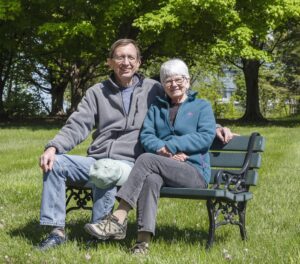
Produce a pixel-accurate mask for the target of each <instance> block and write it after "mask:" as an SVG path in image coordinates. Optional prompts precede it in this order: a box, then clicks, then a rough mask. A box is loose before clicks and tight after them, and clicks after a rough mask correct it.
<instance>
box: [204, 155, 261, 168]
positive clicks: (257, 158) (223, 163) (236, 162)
mask: <svg viewBox="0 0 300 264" xmlns="http://www.w3.org/2000/svg"><path fill="white" fill-rule="evenodd" d="M245 156H246V153H236V152H210V164H211V167H219V168H241V167H242V166H243V163H244V159H245ZM249 165H250V168H259V167H260V166H261V155H260V153H253V154H252V158H251V161H250V164H249Z"/></svg>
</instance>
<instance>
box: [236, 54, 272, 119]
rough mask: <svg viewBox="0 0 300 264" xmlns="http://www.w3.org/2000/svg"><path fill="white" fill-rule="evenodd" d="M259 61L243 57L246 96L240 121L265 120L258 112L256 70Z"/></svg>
mask: <svg viewBox="0 0 300 264" xmlns="http://www.w3.org/2000/svg"><path fill="white" fill-rule="evenodd" d="M259 68H260V62H259V61H258V60H249V59H243V72H244V77H245V82H246V90H247V98H246V111H245V114H244V115H243V117H242V118H241V120H242V121H247V122H257V121H266V119H265V118H264V117H263V115H262V114H261V112H260V107H259V92H258V72H259Z"/></svg>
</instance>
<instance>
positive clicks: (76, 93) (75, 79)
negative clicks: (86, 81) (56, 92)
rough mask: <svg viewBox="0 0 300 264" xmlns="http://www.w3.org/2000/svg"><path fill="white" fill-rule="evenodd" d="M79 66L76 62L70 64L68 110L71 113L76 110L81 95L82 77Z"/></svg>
mask: <svg viewBox="0 0 300 264" xmlns="http://www.w3.org/2000/svg"><path fill="white" fill-rule="evenodd" d="M80 75H81V72H80V67H78V66H77V65H76V64H74V65H73V66H72V73H71V108H70V109H69V112H70V113H72V112H74V111H75V110H76V108H77V105H78V104H79V103H80V101H81V99H82V96H83V87H82V86H83V84H82V78H83V76H80Z"/></svg>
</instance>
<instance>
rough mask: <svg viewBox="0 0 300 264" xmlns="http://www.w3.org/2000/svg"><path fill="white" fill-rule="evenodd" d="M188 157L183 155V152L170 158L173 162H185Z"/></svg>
mask: <svg viewBox="0 0 300 264" xmlns="http://www.w3.org/2000/svg"><path fill="white" fill-rule="evenodd" d="M188 157H189V156H187V155H186V154H184V153H183V152H178V153H176V154H175V155H173V156H172V159H174V160H178V161H186V159H187V158H188Z"/></svg>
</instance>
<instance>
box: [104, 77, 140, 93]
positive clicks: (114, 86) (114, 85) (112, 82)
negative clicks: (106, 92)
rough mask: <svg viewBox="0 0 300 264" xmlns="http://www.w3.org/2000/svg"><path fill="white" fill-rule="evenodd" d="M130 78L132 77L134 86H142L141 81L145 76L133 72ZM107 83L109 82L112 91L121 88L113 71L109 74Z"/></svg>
mask: <svg viewBox="0 0 300 264" xmlns="http://www.w3.org/2000/svg"><path fill="white" fill-rule="evenodd" d="M132 78H133V85H134V86H135V87H137V86H142V84H143V81H144V79H145V77H144V76H143V75H142V74H140V73H135V74H134V75H133V77H132ZM108 83H109V86H110V88H111V89H112V91H114V92H116V93H117V92H119V91H120V90H121V87H120V86H119V85H118V84H117V82H116V78H115V75H114V73H112V74H111V75H110V76H109V78H108Z"/></svg>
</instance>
